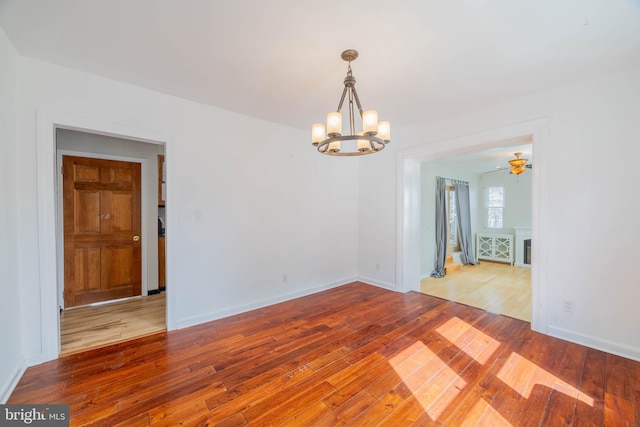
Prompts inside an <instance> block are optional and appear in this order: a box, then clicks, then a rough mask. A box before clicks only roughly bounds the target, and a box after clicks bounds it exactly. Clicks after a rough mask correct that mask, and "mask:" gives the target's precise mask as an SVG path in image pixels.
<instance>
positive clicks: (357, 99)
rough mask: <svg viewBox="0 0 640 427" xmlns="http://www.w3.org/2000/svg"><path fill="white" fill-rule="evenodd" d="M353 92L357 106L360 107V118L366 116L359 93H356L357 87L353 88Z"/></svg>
mask: <svg viewBox="0 0 640 427" xmlns="http://www.w3.org/2000/svg"><path fill="white" fill-rule="evenodd" d="M351 90H352V91H353V97H354V98H355V99H356V104H357V105H358V111H359V112H360V117H362V115H363V114H364V110H363V109H362V105H360V98H358V92H356V87H355V85H354V86H351Z"/></svg>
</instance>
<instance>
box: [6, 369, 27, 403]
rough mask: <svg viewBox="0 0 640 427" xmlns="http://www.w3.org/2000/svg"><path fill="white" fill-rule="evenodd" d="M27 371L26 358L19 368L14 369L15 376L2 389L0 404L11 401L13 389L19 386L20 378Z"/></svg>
mask: <svg viewBox="0 0 640 427" xmlns="http://www.w3.org/2000/svg"><path fill="white" fill-rule="evenodd" d="M26 369H27V363H26V360H25V359H24V358H21V359H20V362H19V363H18V366H16V367H15V369H13V375H11V376H10V377H9V378H8V379H7V381H5V383H4V384H2V387H1V388H0V403H2V404H5V403H7V400H9V397H10V396H11V393H13V389H15V388H16V386H17V385H18V381H20V378H22V374H24V371H25V370H26Z"/></svg>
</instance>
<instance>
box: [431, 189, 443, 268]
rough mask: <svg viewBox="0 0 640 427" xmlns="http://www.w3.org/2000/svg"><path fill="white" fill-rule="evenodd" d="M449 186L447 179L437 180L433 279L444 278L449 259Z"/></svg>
mask: <svg viewBox="0 0 640 427" xmlns="http://www.w3.org/2000/svg"><path fill="white" fill-rule="evenodd" d="M446 187H447V184H446V179H445V178H441V177H438V178H437V180H436V256H435V270H433V271H432V272H431V277H437V278H441V277H444V263H445V259H446V257H447V188H446Z"/></svg>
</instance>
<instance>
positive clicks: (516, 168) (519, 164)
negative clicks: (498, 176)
mask: <svg viewBox="0 0 640 427" xmlns="http://www.w3.org/2000/svg"><path fill="white" fill-rule="evenodd" d="M513 155H514V156H516V158H515V159H512V160H509V164H510V165H511V171H510V172H511V173H512V174H514V175H520V174H521V173H522V172H524V171H525V166H524V165H525V164H526V163H527V159H521V158H520V156H521V155H522V153H513Z"/></svg>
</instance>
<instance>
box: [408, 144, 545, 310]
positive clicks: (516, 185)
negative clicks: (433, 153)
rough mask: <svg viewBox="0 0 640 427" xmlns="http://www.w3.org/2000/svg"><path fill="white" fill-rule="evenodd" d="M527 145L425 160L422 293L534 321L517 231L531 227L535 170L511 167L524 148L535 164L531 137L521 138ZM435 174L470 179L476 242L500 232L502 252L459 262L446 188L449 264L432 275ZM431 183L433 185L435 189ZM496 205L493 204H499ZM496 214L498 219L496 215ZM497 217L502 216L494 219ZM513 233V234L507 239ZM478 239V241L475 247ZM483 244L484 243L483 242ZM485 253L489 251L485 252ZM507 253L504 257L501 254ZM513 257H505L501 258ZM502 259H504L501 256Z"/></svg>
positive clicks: (448, 190)
mask: <svg viewBox="0 0 640 427" xmlns="http://www.w3.org/2000/svg"><path fill="white" fill-rule="evenodd" d="M522 142H525V143H524V144H519V145H517V146H512V145H509V146H507V145H505V146H502V147H495V148H491V149H488V150H482V151H477V152H471V153H467V154H464V155H458V156H451V157H444V158H442V159H439V160H437V161H431V162H424V163H422V164H421V173H422V174H423V175H424V177H423V179H422V188H421V194H422V196H423V202H422V207H421V213H420V216H421V222H422V225H423V227H424V228H425V229H426V232H425V233H424V234H425V235H424V236H423V239H422V243H421V254H422V255H421V256H422V257H423V260H422V263H421V264H422V267H421V269H422V271H421V286H420V287H421V292H423V293H426V294H429V295H432V296H437V297H440V298H444V299H448V300H451V301H455V302H459V303H463V304H467V305H470V306H474V307H477V308H481V309H484V310H487V311H490V312H492V313H497V314H503V315H507V316H510V317H514V318H517V319H520V320H525V321H529V322H530V321H531V270H530V268H528V267H525V266H523V265H522V263H518V264H517V265H514V262H515V260H516V258H518V259H520V258H521V255H522V254H521V251H522V248H521V247H516V245H515V241H516V239H515V234H516V231H517V230H523V229H526V230H529V231H530V230H531V221H532V205H531V200H532V197H531V194H532V184H533V182H532V174H531V170H530V169H526V171H525V172H524V173H523V174H521V175H513V174H510V172H509V164H508V160H509V159H510V158H512V157H513V152H514V151H515V152H520V151H521V152H525V153H527V157H529V164H532V163H533V157H532V145H531V143H530V139H529V140H527V137H523V138H522ZM435 175H440V176H447V177H449V178H451V179H460V180H464V181H467V182H469V188H470V203H469V205H470V207H471V230H472V236H471V237H472V241H474V240H475V237H476V234H477V233H482V234H483V236H485V234H484V233H489V234H486V236H499V237H500V240H499V241H500V242H503V241H504V242H511V243H510V244H508V245H506V244H503V243H501V245H500V246H499V247H497V248H496V250H498V249H500V254H501V256H500V257H497V256H496V257H495V258H492V257H489V258H487V257H486V256H482V255H483V254H482V253H475V254H474V255H475V258H480V259H478V261H480V263H479V264H477V265H461V262H460V259H459V258H457V257H456V255H457V254H456V251H455V246H456V236H455V233H454V232H453V231H455V215H456V213H455V209H451V207H452V206H454V205H455V204H454V203H452V202H451V196H452V191H451V189H447V193H446V194H447V199H446V201H447V213H448V221H447V225H448V230H447V231H448V233H447V237H448V239H447V240H448V245H447V257H446V264H445V274H446V275H445V277H443V278H437V279H436V278H433V277H430V276H429V273H430V272H431V271H432V270H433V267H432V263H433V261H432V260H433V255H432V253H433V250H432V249H431V247H433V246H434V241H435V235H433V233H432V232H430V230H429V224H430V223H433V217H434V209H435V206H434V205H433V202H432V200H433V197H432V194H434V191H435V183H434V182H433V179H432V178H433V177H434V176H435ZM431 187H434V189H433V190H432V189H431ZM496 188H499V189H500V190H501V192H500V194H501V195H502V198H501V199H500V203H497V202H496V200H494V199H495V198H491V197H489V196H490V195H491V194H492V193H491V190H492V189H496ZM498 205H499V207H498V208H496V207H495V206H498ZM496 215H498V216H499V218H496ZM496 219H499V221H497V222H496ZM508 237H510V238H508ZM475 246H476V242H475V241H474V247H475ZM482 247H483V248H484V246H482ZM516 253H517V254H518V256H516ZM485 255H486V254H485ZM502 255H504V256H502ZM505 257H506V258H507V259H509V258H510V261H506V262H497V261H502V258H505ZM498 258H500V259H498Z"/></svg>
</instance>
